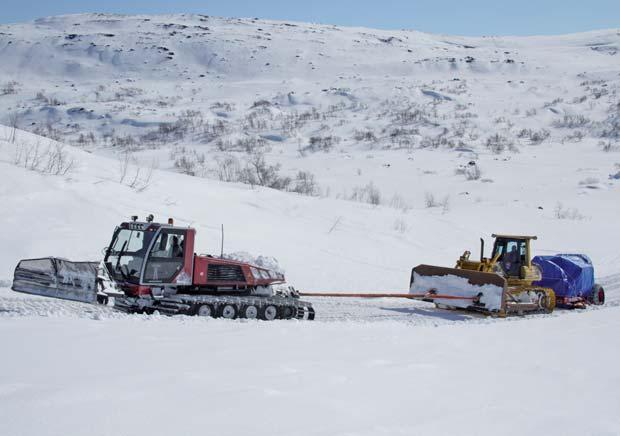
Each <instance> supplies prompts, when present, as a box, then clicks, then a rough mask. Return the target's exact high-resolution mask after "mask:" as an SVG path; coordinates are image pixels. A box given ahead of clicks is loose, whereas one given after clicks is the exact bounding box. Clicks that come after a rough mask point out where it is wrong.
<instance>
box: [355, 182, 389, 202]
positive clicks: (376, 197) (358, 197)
mask: <svg viewBox="0 0 620 436" xmlns="http://www.w3.org/2000/svg"><path fill="white" fill-rule="evenodd" d="M348 199H349V200H353V201H359V202H360V203H368V204H372V205H374V206H378V205H380V204H381V191H379V189H378V188H377V187H376V186H375V185H374V183H372V182H369V183H368V184H366V185H365V186H356V187H354V188H353V192H352V193H351V195H350V196H349V197H348Z"/></svg>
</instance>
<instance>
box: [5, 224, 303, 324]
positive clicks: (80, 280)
mask: <svg viewBox="0 0 620 436" xmlns="http://www.w3.org/2000/svg"><path fill="white" fill-rule="evenodd" d="M195 236H196V230H195V229H193V228H191V227H177V226H174V223H173V220H172V219H169V220H168V224H161V223H156V222H153V216H152V215H149V217H148V218H147V220H146V221H145V222H139V221H138V220H137V217H136V216H134V217H132V221H130V222H124V223H122V224H120V225H119V226H118V227H117V228H116V230H115V231H114V235H113V237H112V241H111V243H110V245H109V246H108V247H107V248H106V251H105V257H104V259H103V261H102V262H101V263H98V262H71V261H68V260H64V259H60V258H54V257H48V258H41V259H27V260H22V261H20V262H19V264H18V265H17V268H16V269H15V277H14V281H13V286H12V289H13V290H14V291H17V292H25V293H29V294H35V295H42V296H48V297H56V298H61V299H66V300H74V301H82V302H87V303H103V304H107V303H108V301H109V298H110V297H114V301H113V303H114V307H115V308H117V309H120V310H122V311H125V312H138V313H155V312H159V313H162V314H168V315H174V314H185V315H199V316H211V317H222V318H228V319H232V318H259V319H263V320H274V319H291V318H297V319H310V320H311V319H314V309H313V308H312V305H311V304H310V303H308V302H305V301H302V300H300V299H299V295H298V294H297V293H296V292H295V291H294V290H293V289H292V288H284V287H279V288H280V289H274V288H275V286H274V285H278V284H282V283H284V275H283V274H281V273H279V272H276V271H272V270H270V269H267V268H262V267H259V266H255V265H251V264H249V263H245V262H238V261H234V260H230V259H224V258H221V257H213V256H210V255H197V254H195V253H194V239H195Z"/></svg>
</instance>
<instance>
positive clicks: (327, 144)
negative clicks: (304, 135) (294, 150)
mask: <svg viewBox="0 0 620 436" xmlns="http://www.w3.org/2000/svg"><path fill="white" fill-rule="evenodd" d="M339 143H340V137H338V136H333V135H329V136H311V137H310V140H309V143H308V145H307V146H305V147H304V148H303V149H302V150H303V151H309V152H313V153H315V152H317V151H323V152H325V153H327V152H329V151H331V150H332V149H333V148H334V145H336V144H339Z"/></svg>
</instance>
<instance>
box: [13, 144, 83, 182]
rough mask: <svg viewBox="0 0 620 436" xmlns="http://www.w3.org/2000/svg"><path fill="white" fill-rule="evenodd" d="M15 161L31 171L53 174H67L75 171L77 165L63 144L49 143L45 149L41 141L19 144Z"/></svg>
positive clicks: (16, 148)
mask: <svg viewBox="0 0 620 436" xmlns="http://www.w3.org/2000/svg"><path fill="white" fill-rule="evenodd" d="M13 163H14V164H15V165H19V166H22V167H24V168H26V169H28V170H31V171H36V172H39V173H41V174H51V175H53V176H65V175H67V174H69V173H70V172H71V171H73V170H74V169H75V165H76V162H75V160H74V159H73V158H72V157H71V156H70V155H69V153H67V151H66V150H65V146H64V145H63V144H59V143H55V144H49V145H48V146H47V147H46V148H45V149H43V147H42V146H41V144H40V143H39V142H36V143H34V144H27V143H21V144H17V145H16V147H15V156H14V159H13Z"/></svg>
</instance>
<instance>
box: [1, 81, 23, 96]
mask: <svg viewBox="0 0 620 436" xmlns="http://www.w3.org/2000/svg"><path fill="white" fill-rule="evenodd" d="M18 86H19V82H16V81H15V80H10V81H8V82H6V83H4V84H2V86H0V96H1V95H11V94H17V87H18Z"/></svg>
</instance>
